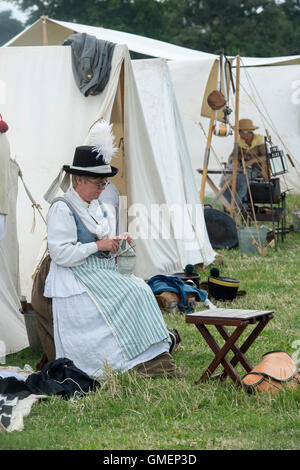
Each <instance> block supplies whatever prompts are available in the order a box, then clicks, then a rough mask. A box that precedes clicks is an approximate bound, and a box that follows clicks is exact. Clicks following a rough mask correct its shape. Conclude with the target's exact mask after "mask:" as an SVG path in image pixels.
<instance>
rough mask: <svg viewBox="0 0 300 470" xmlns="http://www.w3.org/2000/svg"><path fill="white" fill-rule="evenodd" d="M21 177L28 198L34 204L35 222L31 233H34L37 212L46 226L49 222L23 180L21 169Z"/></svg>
mask: <svg viewBox="0 0 300 470" xmlns="http://www.w3.org/2000/svg"><path fill="white" fill-rule="evenodd" d="M19 177H20V179H21V181H22V183H23V186H24V189H25V192H26V194H27V196H28V198H29V199H30V201H31V204H32V209H33V221H32V226H31V232H34V230H35V227H36V216H35V214H36V211H38V213H39V214H40V216H41V218H42V219H43V221H44V222H45V225H47V222H46V220H45V218H44V216H43V214H42V207H41V205H40V204H38V203H37V202H36V201H35V199H34V198H33V196H32V194H31V192H30V191H29V189H28V187H27V185H26V184H25V181H24V178H23V174H22V171H21V169H19Z"/></svg>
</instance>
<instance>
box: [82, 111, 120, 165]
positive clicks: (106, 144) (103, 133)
mask: <svg viewBox="0 0 300 470" xmlns="http://www.w3.org/2000/svg"><path fill="white" fill-rule="evenodd" d="M88 140H89V145H91V146H92V147H93V151H94V152H97V153H98V154H97V157H96V158H99V157H100V155H102V156H103V161H104V162H105V163H106V164H107V165H109V163H110V161H111V159H112V157H113V155H114V153H115V152H116V151H117V150H118V148H117V147H115V145H114V140H115V137H114V135H113V133H112V124H109V122H108V121H106V120H104V119H103V120H101V121H98V122H96V124H94V125H93V127H92V128H91V129H90V132H89V138H88Z"/></svg>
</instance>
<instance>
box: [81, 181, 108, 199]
mask: <svg viewBox="0 0 300 470" xmlns="http://www.w3.org/2000/svg"><path fill="white" fill-rule="evenodd" d="M76 180H77V186H76V188H75V191H76V192H77V193H78V194H79V196H80V197H81V199H83V200H84V201H85V202H88V203H90V202H92V201H94V200H95V199H98V197H99V196H100V194H101V193H102V191H104V189H105V188H106V186H107V184H108V183H109V181H108V180H107V179H106V178H92V177H91V178H89V179H82V178H81V176H77V178H76Z"/></svg>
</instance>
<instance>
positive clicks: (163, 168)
mask: <svg viewBox="0 0 300 470" xmlns="http://www.w3.org/2000/svg"><path fill="white" fill-rule="evenodd" d="M123 63H124V67H125V108H124V113H125V118H124V121H125V129H124V132H125V134H124V144H125V155H126V160H127V161H126V175H127V196H128V208H131V213H130V214H129V215H130V216H134V215H135V213H134V211H135V210H139V208H140V207H143V208H146V210H147V212H146V214H147V217H149V215H150V214H151V205H152V204H154V205H157V206H159V205H161V204H169V205H171V204H175V203H180V204H191V205H194V204H195V202H196V200H197V198H198V193H197V190H196V189H195V186H194V187H193V185H192V182H191V181H190V179H189V178H187V180H186V181H184V179H183V178H182V174H186V175H190V176H191V175H192V169H191V163H190V158H189V156H188V155H185V154H184V153H183V152H184V151H186V145H185V143H184V141H183V140H182V136H181V141H180V145H181V148H180V149H179V150H178V149H177V148H176V144H175V142H176V139H177V138H178V137H177V136H176V135H174V134H173V135H171V136H169V138H170V140H173V141H174V145H173V148H172V151H169V152H165V151H164V152H163V155H160V156H158V155H157V152H158V151H162V149H157V148H153V147H152V142H151V140H150V138H152V140H153V142H154V140H155V138H157V137H158V136H157V135H156V136H155V137H154V136H153V135H151V132H152V130H151V129H148V128H147V124H146V123H145V118H144V113H143V110H142V107H141V103H140V99H139V95H138V92H137V89H136V83H135V79H134V76H133V72H132V66H131V61H130V58H129V54H128V50H127V48H126V46H116V48H115V52H114V56H113V62H112V71H111V76H110V81H109V84H108V85H107V87H106V89H105V90H104V92H103V93H102V94H100V95H97V96H89V97H84V96H83V95H82V94H81V93H80V91H79V90H78V88H77V86H76V84H75V81H74V77H73V72H72V66H71V47H70V46H53V47H51V46H49V47H26V48H24V47H13V48H0V64H1V68H0V80H2V81H3V82H5V84H6V96H7V100H6V103H5V104H4V105H2V106H1V112H2V114H3V115H4V116H5V119H6V121H7V122H8V124H9V126H10V131H9V132H10V140H11V149H12V155H13V156H16V157H17V161H18V162H19V164H20V167H21V169H22V172H23V176H24V179H25V181H26V183H27V186H28V187H29V188H30V190H31V192H32V194H33V196H34V198H35V199H36V200H37V202H39V203H41V205H42V209H43V213H44V215H45V214H46V213H47V209H48V204H46V203H45V202H44V201H43V195H44V193H45V190H46V189H47V188H48V186H49V184H50V183H51V181H52V180H53V179H54V178H55V177H56V175H57V173H58V171H59V170H60V168H61V166H62V165H63V164H68V163H71V161H72V160H73V152H74V148H75V146H77V145H80V144H82V143H83V142H84V141H85V138H86V136H87V133H88V130H89V127H90V126H91V125H92V123H93V122H95V120H97V119H98V118H99V117H105V118H107V119H109V118H110V114H111V110H112V106H113V102H114V98H115V94H116V88H117V84H118V78H119V76H120V70H121V66H122V64H123ZM20 70H22V86H20V82H19V73H20ZM29 90H34V92H33V93H31V92H30V91H29ZM163 99H165V98H163ZM168 106H170V105H168ZM167 112H168V117H167V119H166V122H167V121H168V120H169V119H173V120H174V116H172V111H170V109H169V110H168V111H167ZM168 125H169V128H168V132H171V129H172V122H171V123H168ZM176 125H177V126H178V115H177V123H176ZM162 131H163V132H164V129H162ZM149 136H150V137H149ZM162 164H163V165H162ZM175 165H176V168H175ZM171 170H172V171H171ZM193 190H194V192H193ZM198 202H199V200H198ZM185 215H187V217H188V223H187V224H185V230H187V231H188V230H189V229H190V228H191V227H194V228H193V230H192V231H193V233H194V234H195V231H196V233H197V237H196V239H195V240H194V244H193V246H185V245H184V242H183V241H182V240H181V239H180V238H179V237H178V238H176V237H174V236H172V237H171V238H170V239H162V238H159V239H154V240H153V239H151V237H149V238H147V239H146V240H143V239H139V240H137V246H136V249H137V254H138V257H137V259H138V261H137V270H136V274H137V275H139V276H141V277H144V278H148V277H150V276H152V275H154V274H157V273H159V272H175V271H178V270H182V269H183V267H184V266H185V264H187V263H189V262H193V263H200V262H204V263H205V264H210V263H211V262H212V261H213V260H214V257H215V253H214V251H213V250H212V248H211V245H210V243H209V240H208V236H207V232H206V227H205V224H204V223H202V222H203V219H201V217H200V219H199V220H200V224H198V225H197V226H195V225H193V223H194V221H193V220H192V218H191V216H190V215H188V214H185ZM36 217H37V227H36V230H35V232H34V233H31V225H32V207H31V204H30V202H29V201H28V199H27V198H26V197H25V194H24V191H23V189H20V197H19V199H18V230H19V237H20V269H21V283H22V284H21V285H22V294H25V295H27V296H28V298H30V290H31V276H32V273H33V268H34V265H35V261H36V258H37V256H38V254H39V251H40V246H41V241H42V238H43V237H44V234H45V226H44V223H43V221H42V220H41V218H40V217H39V216H38V215H37V216H36ZM140 220H141V219H140ZM148 222H150V221H149V220H148ZM149 226H150V224H149ZM129 228H130V227H129ZM176 230H177V227H176V224H175V222H173V221H171V232H172V234H174V233H175V232H176ZM189 241H190V240H189ZM195 247H196V248H195Z"/></svg>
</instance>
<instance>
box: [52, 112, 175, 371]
mask: <svg viewBox="0 0 300 470" xmlns="http://www.w3.org/2000/svg"><path fill="white" fill-rule="evenodd" d="M92 131H93V132H92V133H91V136H90V143H91V145H89V146H81V147H77V148H76V151H75V155H74V160H73V165H71V166H64V167H63V170H64V172H65V175H64V179H65V180H66V179H68V177H69V176H70V175H71V176H72V186H71V187H70V188H69V189H68V190H67V191H66V192H65V194H64V196H63V197H60V198H55V199H54V200H52V203H51V206H50V209H49V212H48V218H47V226H48V250H49V254H50V257H51V265H50V270H49V274H48V276H47V279H46V284H45V291H44V295H45V297H49V298H52V310H53V324H54V341H55V350H56V358H60V357H66V358H69V359H71V360H72V361H73V362H74V364H75V365H76V366H77V367H79V368H80V369H81V370H83V371H85V372H86V373H88V374H89V375H90V376H93V377H98V378H101V377H103V376H104V374H105V369H106V367H107V366H108V367H109V368H111V369H113V370H119V371H121V372H125V371H127V370H129V369H135V370H136V371H137V372H138V373H141V374H144V375H146V376H147V375H159V374H164V373H165V374H167V375H171V376H172V375H173V376H180V375H181V374H180V371H179V369H178V368H177V367H176V365H175V362H174V360H173V358H172V356H171V355H170V354H169V350H170V336H169V332H168V330H167V328H166V325H165V323H164V320H163V317H162V314H161V311H160V309H159V307H158V304H157V302H156V299H155V297H154V295H153V293H152V291H151V289H150V287H149V286H148V285H147V284H146V283H145V282H144V281H143V280H142V279H140V278H137V277H136V276H134V275H133V274H131V275H124V274H121V273H120V272H119V271H118V264H117V262H116V259H117V257H116V254H117V253H118V249H119V243H120V240H121V239H126V240H127V242H129V243H131V237H130V235H129V234H128V233H126V232H125V233H123V234H122V235H119V236H116V235H115V234H114V233H111V228H110V225H109V221H108V217H107V212H106V210H105V206H104V204H103V203H101V202H100V200H99V196H100V194H101V193H102V192H103V191H104V190H105V188H106V186H107V185H108V184H109V180H108V178H112V177H113V176H115V175H116V174H117V172H118V169H117V168H115V167H113V166H111V165H110V160H111V158H112V155H113V154H114V152H115V150H116V148H115V147H114V144H113V140H114V137H113V135H112V133H111V125H109V124H108V123H107V122H106V121H101V122H98V123H96V124H95V126H94V128H93V129H92ZM61 180H62V172H61V173H60V178H59V179H58V180H57V181H56V186H57V184H60V183H61ZM65 183H66V181H65ZM54 186H55V185H54ZM54 186H53V185H52V188H51V189H52V190H53V187H54ZM48 196H49V194H48Z"/></svg>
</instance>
